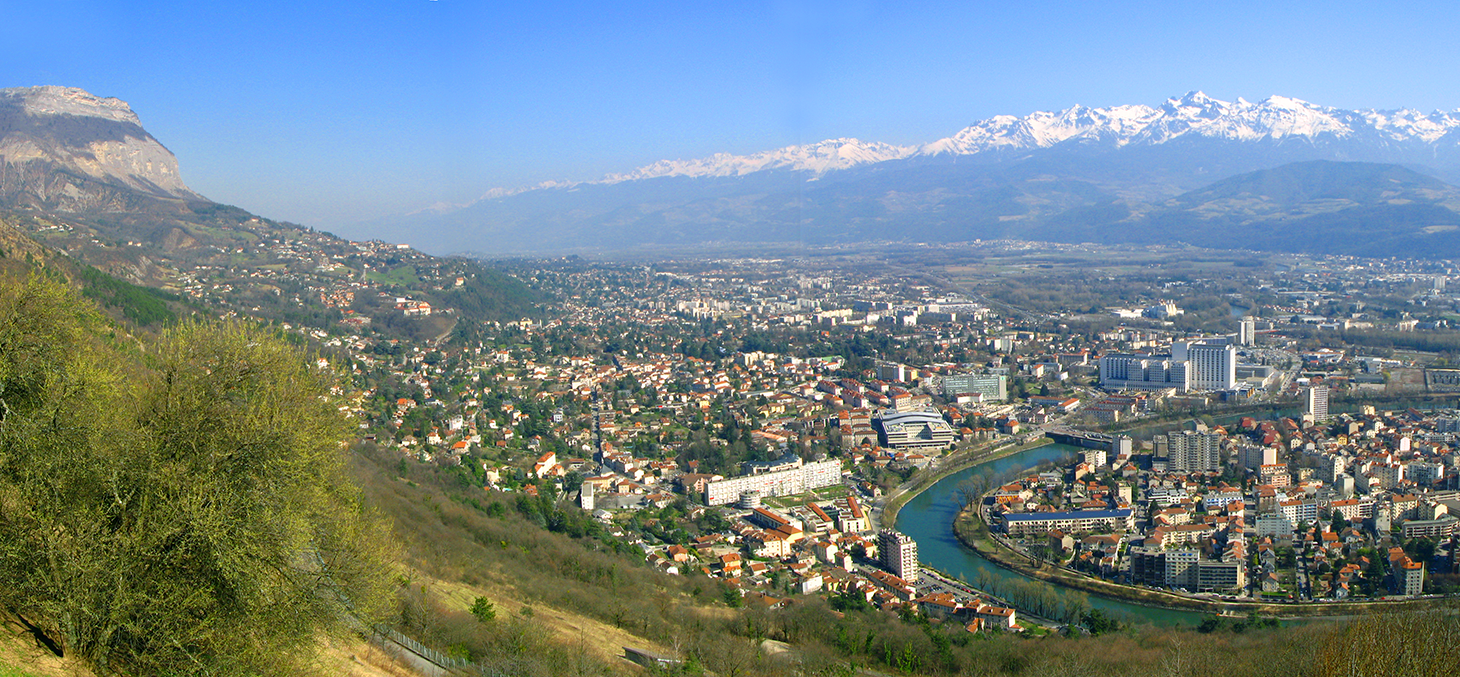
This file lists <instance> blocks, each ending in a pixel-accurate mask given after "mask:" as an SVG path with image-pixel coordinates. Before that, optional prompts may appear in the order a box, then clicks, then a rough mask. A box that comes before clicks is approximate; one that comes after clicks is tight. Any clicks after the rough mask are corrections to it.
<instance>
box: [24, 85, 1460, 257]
mask: <svg viewBox="0 0 1460 677" xmlns="http://www.w3.org/2000/svg"><path fill="white" fill-rule="evenodd" d="M1457 180H1460V112H1435V113H1428V114H1426V113H1420V112H1417V111H1412V110H1393V111H1378V110H1343V109H1337V108H1330V107H1324V106H1318V105H1314V104H1310V103H1307V102H1304V101H1299V100H1297V99H1291V98H1286V97H1280V96H1273V97H1269V98H1267V99H1264V100H1263V101H1259V102H1247V101H1243V100H1241V99H1238V100H1237V101H1235V102H1225V101H1220V100H1217V99H1213V98H1211V97H1208V96H1206V95H1205V94H1202V93H1201V92H1192V93H1189V94H1186V95H1184V96H1181V97H1178V98H1172V99H1169V100H1167V101H1165V102H1164V103H1162V104H1160V105H1158V106H1143V105H1131V106H1115V107H1110V108H1088V107H1084V106H1074V107H1071V108H1069V109H1066V110H1063V111H1059V112H1053V113H1047V112H1038V113H1032V114H1029V115H1026V116H1023V117H1015V116H997V117H993V118H989V119H987V120H983V121H979V122H977V123H975V124H973V125H970V126H968V127H966V128H964V129H962V130H960V131H958V132H957V133H955V134H953V135H951V136H948V137H946V138H942V139H938V140H935V141H932V142H929V143H927V144H923V145H921V146H895V145H889V144H882V143H872V142H864V141H859V140H857V139H832V140H827V141H822V142H819V143H814V144H809V145H804V146H791V147H787V148H781V149H777V150H772V151H766V152H762V153H756V154H752V155H744V156H737V155H730V154H717V155H714V156H711V157H708V158H702V159H698V160H672V161H670V160H666V161H662V162H656V163H654V164H651V165H648V166H645V167H640V168H638V169H635V170H633V171H629V172H624V173H619V174H611V175H608V176H606V177H603V178H602V179H600V180H597V181H587V182H568V181H560V182H549V183H545V184H542V185H539V186H534V187H528V188H519V189H496V190H493V191H489V192H488V193H487V194H486V195H485V196H484V197H483V198H482V199H480V200H478V201H476V202H475V203H473V204H470V205H467V206H464V207H460V208H455V209H445V210H441V209H437V210H431V211H422V212H418V213H416V214H411V215H406V216H401V217H396V218H388V219H382V220H379V221H376V222H372V223H368V224H360V225H359V226H358V227H354V228H351V229H350V234H351V235H353V236H356V237H357V238H361V239H363V238H364V237H378V238H381V239H385V240H388V241H406V242H407V243H408V244H411V245H414V246H415V247H416V248H418V249H421V250H424V251H429V252H434V253H438V254H447V253H476V254H480V255H486V256H500V255H505V254H520V253H557V252H562V253H568V252H594V251H605V250H611V249H632V248H637V247H644V246H655V245H699V244H706V243H730V244H734V243H762V242H779V243H806V244H845V243H866V242H879V241H906V242H957V241H968V240H975V239H1001V238H1010V239H1025V240H1046V241H1058V242H1099V243H1133V244H1141V243H1173V242H1185V243H1190V244H1195V245H1201V246H1207V247H1214V248H1240V249H1262V250H1275V251H1302V252H1313V253H1346V254H1365V255H1373V256H1389V255H1398V256H1429V257H1452V256H1460V232H1457V231H1460V228H1457V225H1460V190H1457V189H1456V188H1454V187H1453V186H1451V185H1450V183H1448V182H1454V181H1457ZM0 209H6V210H10V211H12V212H18V213H35V214H45V215H51V216H56V217H59V218H62V219H65V220H67V221H68V222H72V223H76V224H82V225H84V226H85V228H86V229H88V230H89V231H92V232H94V233H95V235H96V237H97V238H99V240H98V241H102V242H104V241H113V242H132V241H135V242H139V243H147V244H150V245H155V246H156V247H157V248H159V249H160V254H159V255H158V256H133V257H130V258H129V259H127V260H120V259H119V260H115V261H113V260H109V259H108V257H114V255H119V254H118V253H119V252H121V251H122V249H121V248H116V247H98V248H95V251H92V252H90V254H89V256H92V257H93V258H92V259H90V260H92V261H94V262H95V263H96V265H99V266H100V267H102V268H104V269H106V270H108V271H110V272H113V273H114V274H119V275H122V276H123V277H125V278H127V279H130V280H133V281H136V282H140V283H144V284H146V283H152V282H156V281H157V279H158V276H159V275H160V274H161V272H162V270H161V268H159V264H158V261H159V260H160V259H161V258H174V259H176V258H184V259H185V258H193V259H197V258H199V257H208V256H216V255H217V254H218V253H219V252H222V251H225V250H227V249H228V248H229V247H231V246H235V245H236V244H238V243H244V242H251V241H256V240H257V239H258V238H259V237H262V236H261V235H260V233H262V232H263V231H261V230H260V229H264V230H267V231H271V232H272V231H273V230H276V229H279V228H284V229H286V230H287V229H290V228H294V229H298V228H302V227H299V226H294V225H292V224H281V223H275V222H272V221H269V220H268V219H263V218H260V217H256V216H254V215H253V214H250V213H248V212H246V211H244V210H242V209H238V208H235V207H230V206H227V205H221V204H217V203H214V202H212V201H210V200H208V199H207V198H205V197H203V196H201V195H199V194H197V193H196V192H194V191H192V190H191V189H189V188H188V187H187V185H186V184H185V183H183V181H182V178H181V173H180V171H179V168H178V164H177V160H176V158H175V157H173V155H172V153H170V152H169V151H168V150H167V149H166V147H164V146H163V145H162V144H161V143H160V142H159V141H158V140H157V139H155V138H154V137H153V136H152V135H151V134H149V133H148V132H147V131H146V130H145V129H143V127H142V125H141V122H140V121H139V120H138V118H137V116H136V115H135V113H133V112H132V110H131V109H130V108H129V107H128V105H127V104H126V103H125V102H123V101H120V100H118V99H114V98H103V97H97V96H94V95H92V94H90V93H88V92H85V91H83V90H80V89H75V88H65V87H30V88H16V89H4V90H0ZM255 231H258V232H255Z"/></svg>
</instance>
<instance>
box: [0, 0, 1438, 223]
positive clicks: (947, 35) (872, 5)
mask: <svg viewBox="0 0 1460 677" xmlns="http://www.w3.org/2000/svg"><path fill="white" fill-rule="evenodd" d="M5 5H6V6H7V7H6V9H5V12H4V16H5V19H4V24H5V30H4V31H3V36H4V38H3V39H0V64H3V65H4V68H3V70H0V72H3V73H5V74H6V77H5V78H4V79H3V81H0V86H4V87H11V86H29V85H41V84H56V85H67V86H75V87H82V88H84V89H87V90H89V91H91V92H93V93H95V94H99V95H103V96H115V97H118V98H121V99H123V100H126V101H128V102H129V103H131V105H132V107H133V109H134V110H136V111H137V113H138V114H139V115H140V116H141V117H142V121H143V124H144V125H145V126H146V127H147V129H148V131H150V132H152V133H153V135H154V136H156V137H158V139H159V140H161V141H162V142H163V143H164V144H166V145H167V146H168V147H169V148H170V149H171V150H172V151H173V152H174V153H176V154H177V156H178V159H179V161H180V163H181V166H182V171H183V177H184V180H185V181H187V182H188V184H189V185H190V186H192V187H193V188H194V189H195V190H198V191H199V192H201V193H203V194H204V195H207V196H208V197H210V198H213V199H215V200H218V201H222V202H227V203H231V204H237V205H239V206H241V207H244V208H246V209H249V210H251V211H254V212H257V213H260V214H262V215H264V216H268V217H271V218H276V219H287V220H293V221H298V222H301V223H305V224H308V225H313V226H317V227H322V228H328V229H331V230H334V231H336V232H339V233H340V234H343V235H348V234H349V226H348V224H349V223H351V222H355V221H359V220H364V219H370V218H375V217H382V216H390V215H394V214H399V213H403V212H407V211H411V210H414V209H418V208H421V207H424V206H426V205H429V204H432V203H435V202H453V203H460V202H466V201H470V200H471V199H473V198H475V197H477V196H479V195H481V194H482V193H484V192H485V191H486V190H488V189H490V188H493V187H498V186H502V187H512V186H519V185H528V184H533V183H537V182H540V181H544V180H550V179H569V180H583V179H593V178H597V177H599V176H601V175H603V174H605V173H608V172H611V171H626V170H629V169H632V168H634V167H637V166H640V165H644V164H648V163H650V162H653V161H655V160H659V159H666V158H668V159H673V158H694V157H701V156H704V155H708V154H711V153H715V152H721V151H724V152H732V153H750V152H755V151H758V150H765V149H770V148H776V147H780V146H785V145H790V144H795V143H808V142H813V141H818V140H821V139H825V138H835V137H843V136H847V137H857V138H860V139H864V140H871V141H884V142H888V143H905V144H913V143H923V142H927V141H931V140H934V139H938V138H941V137H944V136H948V135H951V134H953V133H954V132H956V131H957V130H959V129H961V128H962V127H964V126H966V125H968V124H969V123H971V122H973V121H976V120H979V119H982V118H986V117H989V116H992V115H997V114H1017V115H1023V114H1027V113H1029V112H1031V111H1035V110H1052V109H1059V108H1064V107H1067V106H1070V105H1072V104H1075V103H1081V104H1085V105H1091V106H1106V105H1116V104H1124V103H1145V104H1157V103H1159V102H1160V101H1162V100H1164V99H1165V98H1167V97H1170V96H1177V95H1180V94H1182V93H1185V92H1186V91H1189V90H1192V89H1201V90H1203V91H1205V92H1206V93H1207V94H1209V95H1211V96H1214V97H1217V98H1221V99H1227V100H1231V99H1235V98H1236V97H1239V96H1241V97H1245V98H1247V99H1250V100H1256V99H1261V98H1264V97H1266V96H1269V95H1271V94H1283V95H1286V96H1293V97H1297V98H1300V99H1305V100H1308V101H1312V102H1314V103H1319V104H1323V105H1330V106H1339V107H1345V108H1400V107H1409V108H1418V109H1421V110H1425V111H1429V110H1434V109H1447V110H1448V109H1456V108H1460V87H1457V85H1460V68H1457V64H1460V40H1456V39H1455V38H1454V36H1455V35H1456V34H1457V29H1460V13H1457V12H1455V11H1454V8H1453V6H1451V5H1448V4H1440V3H1427V2H1414V3H1406V4H1404V6H1402V7H1389V6H1386V5H1387V3H1373V2H1363V3H1360V2H1353V3H1344V2H1326V3H1318V2H1304V3H1275V2H1271V1H1269V2H1261V3H1256V2H1253V3H1248V2H1227V3H1155V2H1150V3H1145V2H1141V3H1137V2H1100V3H1089V2H1078V3H1077V2H1068V3H1047V2H1033V1H1026V2H994V3H984V2H948V3H941V2H911V1H909V2H867V1H861V0H842V1H840V2H790V1H780V2H775V1H773V2H756V1H753V0H746V1H743V2H693V1H680V2H651V1H643V2H622V3H604V2H599V3H587V2H551V1H547V0H543V1H539V2H531V3H527V2H522V3H510V2H472V1H467V0H390V1H388V2H386V1H373V0H355V1H354V2H333V1H329V0H324V1H319V2H309V3H304V2H299V1H298V0H295V1H294V2H272V1H269V0H256V1H254V2H248V3H237V2H230V3H221V2H208V1H206V0H204V1H197V2H189V3H183V2H161V1H158V2H145V1H141V2H135V3H114V2H101V1H99V0H47V1H46V2H31V3H19V2H15V0H9V1H8V2H6V3H5Z"/></svg>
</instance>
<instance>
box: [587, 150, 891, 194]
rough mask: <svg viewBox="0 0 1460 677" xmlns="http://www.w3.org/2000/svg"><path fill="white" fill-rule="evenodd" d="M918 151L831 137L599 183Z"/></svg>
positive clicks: (677, 163) (821, 167) (836, 164)
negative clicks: (805, 143)
mask: <svg viewBox="0 0 1460 677" xmlns="http://www.w3.org/2000/svg"><path fill="white" fill-rule="evenodd" d="M916 151H917V149H916V148H912V147H908V146H893V145H890V144H885V143H876V142H871V143H868V142H865V141H859V140H857V139H828V140H826V141H820V142H817V143H813V144H808V145H804V146H786V147H785V148H779V149H776V150H768V151H763V152H760V153H755V154H754V155H731V154H730V153H716V154H714V155H711V156H710V157H707V158H700V159H697V160H660V161H658V162H655V163H654V164H651V165H647V166H644V167H640V168H638V169H635V170H634V171H632V172H627V173H623V174H609V175H608V176H606V177H604V178H603V179H602V180H601V181H598V183H621V182H623V181H636V180H639V179H652V178H658V177H661V176H689V177H697V176H741V175H744V174H750V173H752V172H759V171H764V170H767V169H791V170H796V171H809V172H815V173H817V174H821V173H825V172H829V171H833V170H837V169H849V168H851V167H855V166H857V165H862V164H868V163H873V162H883V161H886V160H897V159H901V158H905V157H908V156H909V155H912V154H913V153H914V152H916Z"/></svg>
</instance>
